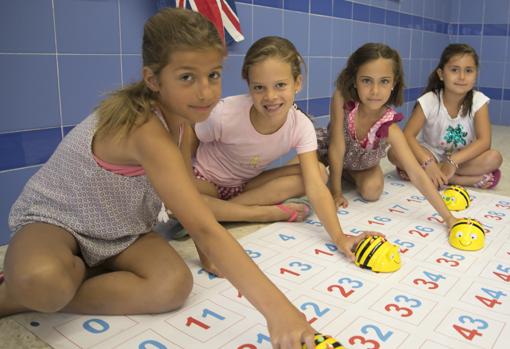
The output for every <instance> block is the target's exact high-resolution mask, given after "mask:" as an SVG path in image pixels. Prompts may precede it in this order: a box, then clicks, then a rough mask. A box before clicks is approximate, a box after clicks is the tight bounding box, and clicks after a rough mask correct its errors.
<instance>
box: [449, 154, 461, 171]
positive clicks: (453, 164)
mask: <svg viewBox="0 0 510 349" xmlns="http://www.w3.org/2000/svg"><path fill="white" fill-rule="evenodd" d="M446 161H448V162H449V163H450V164H451V165H452V166H453V167H455V169H458V168H459V164H458V163H457V162H456V161H455V160H453V159H452V158H451V157H449V156H447V157H446Z"/></svg>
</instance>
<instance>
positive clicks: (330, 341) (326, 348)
mask: <svg viewBox="0 0 510 349" xmlns="http://www.w3.org/2000/svg"><path fill="white" fill-rule="evenodd" d="M314 339H315V348H316V349H339V348H340V349H345V347H344V346H343V345H342V344H340V342H339V341H337V340H336V339H334V338H332V337H330V336H326V335H323V334H320V333H316V334H315V337H314ZM306 348H307V346H306V344H303V349H306Z"/></svg>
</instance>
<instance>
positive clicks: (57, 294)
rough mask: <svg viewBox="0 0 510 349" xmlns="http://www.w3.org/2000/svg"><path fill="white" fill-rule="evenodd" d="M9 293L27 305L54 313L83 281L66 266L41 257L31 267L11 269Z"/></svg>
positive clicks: (65, 303)
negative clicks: (77, 282) (73, 275)
mask: <svg viewBox="0 0 510 349" xmlns="http://www.w3.org/2000/svg"><path fill="white" fill-rule="evenodd" d="M6 279H7V280H8V288H9V293H11V294H12V295H13V296H14V297H15V299H16V300H17V301H18V302H19V303H20V304H22V305H23V306H25V307H27V308H30V309H32V310H35V311H39V312H45V313H54V312H57V311H59V310H60V309H62V308H63V307H64V306H66V305H67V304H68V303H69V302H70V301H71V300H72V299H73V297H74V295H75V293H76V290H77V289H78V287H79V285H78V284H76V281H75V280H74V279H73V277H72V275H71V274H70V272H69V271H68V270H66V269H65V267H64V266H63V265H61V264H58V263H51V262H48V263H44V262H41V261H39V262H38V263H37V264H35V265H31V266H29V267H22V268H17V269H16V271H15V272H7V273H6Z"/></svg>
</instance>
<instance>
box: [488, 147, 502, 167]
mask: <svg viewBox="0 0 510 349" xmlns="http://www.w3.org/2000/svg"><path fill="white" fill-rule="evenodd" d="M487 162H488V164H489V166H490V167H493V168H494V169H497V168H499V167H500V166H501V164H502V163H503V156H502V155H501V153H500V152H499V151H497V150H494V149H491V150H489V151H487Z"/></svg>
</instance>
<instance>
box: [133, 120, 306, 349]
mask: <svg viewBox="0 0 510 349" xmlns="http://www.w3.org/2000/svg"><path fill="white" fill-rule="evenodd" d="M127 143H128V144H127V146H126V152H127V151H129V152H130V153H131V154H132V158H133V160H134V161H136V162H138V163H139V164H141V165H142V166H143V168H144V169H145V172H146V174H147V176H148V178H149V180H150V181H151V183H152V185H153V186H154V188H155V190H156V191H157V193H158V194H159V196H160V197H161V199H162V200H163V202H164V203H165V205H166V206H167V207H168V208H170V209H171V210H172V212H173V213H174V214H175V215H176V216H177V218H178V219H179V221H180V222H181V223H182V224H183V225H184V227H185V228H186V229H187V230H188V232H189V233H190V235H191V237H192V238H193V240H194V241H195V242H196V244H197V245H198V246H199V247H200V249H201V250H202V251H203V252H204V253H205V254H206V255H207V256H208V257H209V258H210V259H211V261H212V262H213V263H214V264H215V265H216V266H217V267H218V269H220V270H221V271H222V273H223V274H224V275H225V277H226V278H228V279H229V281H230V282H231V283H232V284H233V285H234V287H236V288H238V289H239V291H240V292H241V293H242V294H243V295H244V296H245V297H246V298H247V299H248V300H249V301H250V302H251V303H252V304H253V305H254V306H255V308H257V310H259V311H260V312H261V313H262V314H263V315H264V316H265V318H266V320H267V323H268V329H269V333H270V336H271V342H272V344H273V346H274V347H275V348H295V349H298V348H300V343H301V342H306V343H307V345H308V346H311V347H313V334H314V329H313V328H312V327H311V326H310V325H309V324H308V323H307V322H306V319H305V316H304V315H303V314H302V313H301V312H300V311H298V310H297V309H296V308H295V307H294V306H293V305H292V304H291V303H290V302H289V300H288V299H287V298H286V297H285V296H284V295H283V294H282V292H281V291H280V290H278V288H276V287H275V286H274V284H272V283H271V281H270V280H269V279H268V278H267V277H266V276H265V275H264V274H263V273H262V272H261V271H260V269H259V268H258V267H257V266H256V265H255V263H253V261H252V260H251V259H250V258H249V257H248V256H247V255H246V253H244V251H243V249H242V248H241V246H240V245H239V243H238V242H237V241H236V240H235V239H234V238H233V237H232V236H231V235H230V234H229V233H228V232H227V231H226V230H225V229H224V228H223V227H222V226H221V225H220V224H218V222H217V221H216V220H215V218H214V216H213V214H212V212H211V211H210V210H209V209H208V208H207V206H206V205H205V203H204V201H203V200H202V199H201V196H200V194H199V193H198V191H197V189H196V188H195V186H194V185H193V182H192V180H191V178H190V177H189V175H188V173H187V171H186V169H185V165H184V160H183V158H182V155H181V153H180V152H179V149H178V148H177V147H176V145H175V144H174V143H173V142H172V141H171V140H170V138H169V136H168V133H167V132H166V130H165V129H164V128H163V127H162V126H161V124H160V123H159V121H158V120H155V119H154V120H151V121H149V122H147V123H145V124H143V125H142V126H140V127H138V128H137V129H136V130H134V131H133V132H132V133H131V135H130V139H129V141H128V142H127ZM169 267H171V266H169Z"/></svg>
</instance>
